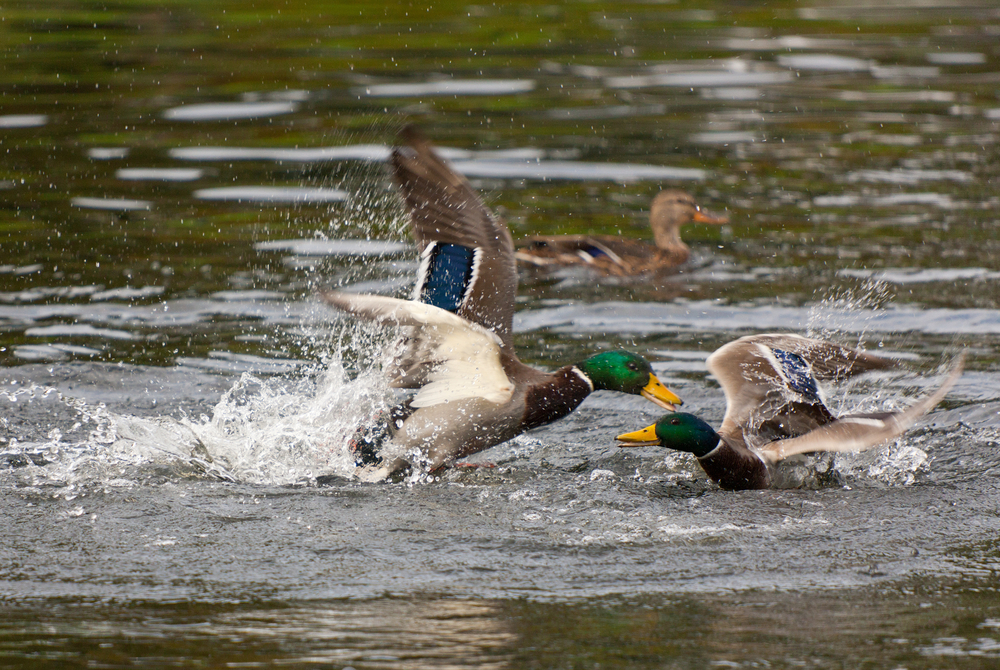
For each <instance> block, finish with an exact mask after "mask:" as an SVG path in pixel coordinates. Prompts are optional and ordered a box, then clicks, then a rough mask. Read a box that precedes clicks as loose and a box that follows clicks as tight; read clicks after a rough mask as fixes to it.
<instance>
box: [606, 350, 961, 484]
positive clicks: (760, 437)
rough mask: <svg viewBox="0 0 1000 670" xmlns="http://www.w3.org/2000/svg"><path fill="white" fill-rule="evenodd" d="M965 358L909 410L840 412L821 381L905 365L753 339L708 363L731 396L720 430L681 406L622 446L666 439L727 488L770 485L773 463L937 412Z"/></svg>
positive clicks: (883, 438) (871, 441)
mask: <svg viewBox="0 0 1000 670" xmlns="http://www.w3.org/2000/svg"><path fill="white" fill-rule="evenodd" d="M964 357H965V355H964V353H963V354H961V355H960V356H959V357H958V359H957V360H956V362H955V363H954V365H953V366H952V369H951V372H950V373H949V375H948V377H947V378H946V379H945V381H944V383H943V384H942V385H941V386H940V387H939V388H938V389H937V390H936V391H934V392H933V393H931V394H930V395H928V396H926V397H924V398H922V399H921V400H919V401H918V402H916V403H914V404H913V405H911V406H910V407H908V408H907V409H905V410H903V411H900V412H875V413H867V414H851V415H846V416H841V417H834V416H833V414H832V413H831V412H830V410H829V409H827V407H826V405H825V404H824V403H823V400H822V398H821V396H820V392H819V387H818V385H817V381H839V380H843V379H846V378H847V377H850V376H853V375H856V374H860V373H863V372H868V371H871V370H881V369H886V368H890V367H893V366H895V365H896V363H895V362H894V361H891V360H889V359H886V358H882V357H880V356H876V355H874V354H870V353H866V352H863V351H859V350H856V349H847V348H844V347H841V346H839V345H836V344H832V343H830V342H825V341H822V340H815V339H809V338H805V337H800V336H798V335H753V336H749V337H742V338H740V339H738V340H735V341H733V342H730V343H729V344H726V345H725V346H723V347H721V348H719V349H717V350H716V351H715V352H714V353H713V354H712V355H711V356H709V357H708V360H707V361H706V365H707V367H708V370H709V372H711V373H712V374H713V375H714V376H715V378H716V379H717V380H718V382H719V384H720V385H721V386H722V390H723V392H724V393H725V395H726V414H725V416H724V417H723V419H722V426H721V427H720V428H719V430H718V431H715V430H714V429H713V428H712V427H711V426H709V425H708V424H707V423H706V422H705V421H703V420H701V419H699V418H698V417H696V416H694V415H693V414H688V413H684V412H678V413H674V414H668V415H665V416H663V417H662V418H660V420H659V421H657V422H656V423H655V424H653V425H651V426H648V427H646V428H644V429H642V430H638V431H635V432H632V433H625V434H623V435H619V436H618V440H620V441H621V442H622V444H620V445H619V446H623V447H638V446H644V445H659V446H664V447H667V448H669V449H676V450H678V451H687V452H690V453H692V454H694V455H695V457H697V459H698V463H699V464H700V465H701V467H702V468H703V469H704V470H705V472H706V473H707V474H708V476H709V477H711V478H712V479H713V480H714V481H715V482H717V483H718V484H719V485H720V486H721V487H722V488H724V489H760V488H767V487H768V486H770V484H771V474H770V471H769V466H770V465H772V464H774V463H777V462H778V461H780V460H782V459H784V458H788V457H789V456H794V455H795V454H804V453H811V452H817V451H832V452H845V451H864V450H865V449H870V448H871V447H874V446H877V445H879V444H883V443H884V442H887V441H889V440H892V439H894V438H896V437H899V436H900V435H902V434H903V433H904V432H906V430H907V429H909V428H910V426H912V425H913V424H914V423H915V422H916V421H917V419H919V418H920V417H921V416H923V415H924V414H926V413H927V412H929V411H930V410H931V409H933V408H934V406H935V405H937V404H938V403H939V402H941V399H942V398H944V396H945V394H946V393H947V392H948V391H949V390H950V389H951V387H952V386H954V385H955V382H956V381H957V380H958V378H959V376H960V375H961V374H962V367H963V362H964Z"/></svg>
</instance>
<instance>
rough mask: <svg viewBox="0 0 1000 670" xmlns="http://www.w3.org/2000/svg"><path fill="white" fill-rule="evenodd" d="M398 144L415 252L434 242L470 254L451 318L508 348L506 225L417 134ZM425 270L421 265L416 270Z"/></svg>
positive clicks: (513, 275) (511, 293)
mask: <svg viewBox="0 0 1000 670" xmlns="http://www.w3.org/2000/svg"><path fill="white" fill-rule="evenodd" d="M400 144H401V146H399V147H397V148H395V149H394V150H393V152H392V157H391V164H392V170H393V175H394V176H395V178H396V181H397V182H398V184H399V186H400V189H401V190H402V193H403V198H404V199H405V200H406V205H407V207H408V208H409V210H410V223H411V225H412V227H413V236H414V238H415V239H416V241H417V247H418V249H419V250H420V252H421V254H422V255H424V254H425V252H427V251H428V250H429V249H430V250H433V247H431V245H433V244H435V243H436V245H435V246H440V245H459V246H462V247H465V248H467V249H469V250H471V251H472V252H474V259H473V260H470V264H469V266H468V273H467V275H466V276H465V277H464V279H463V281H464V285H463V286H462V287H461V299H460V300H458V301H457V303H458V308H457V314H458V315H459V316H461V317H463V318H466V319H468V320H470V321H472V322H474V323H478V324H480V325H482V326H484V327H486V328H489V329H490V330H492V331H493V332H495V333H496V334H497V335H498V336H499V337H500V339H501V341H502V342H503V346H504V347H505V348H510V347H512V341H511V332H512V329H513V320H514V298H515V295H516V293H517V266H516V265H515V261H514V243H513V240H512V239H511V236H510V232H509V231H508V230H507V226H506V225H504V223H503V221H502V220H500V219H499V218H498V217H497V216H496V215H494V214H493V213H492V212H491V211H490V210H489V209H488V208H487V207H486V205H484V204H483V202H482V200H481V199H480V198H479V195H478V194H477V193H476V192H475V191H474V190H473V189H472V187H471V186H470V185H469V182H468V181H466V179H465V178H464V177H462V176H461V175H459V174H457V173H456V172H455V171H454V170H452V169H451V168H450V167H449V166H448V164H447V163H445V162H444V161H443V160H441V158H439V157H438V156H437V155H436V154H435V153H434V150H433V148H432V147H431V144H430V142H428V141H427V139H425V138H424V137H423V135H422V134H421V133H420V132H419V131H417V130H416V129H415V128H413V127H407V128H404V129H403V131H402V132H401V133H400ZM425 267H426V264H422V270H423V269H424V268H425ZM424 271H425V270H424ZM423 279H424V277H421V278H419V279H418V282H419V281H422V280H423ZM418 288H419V284H418Z"/></svg>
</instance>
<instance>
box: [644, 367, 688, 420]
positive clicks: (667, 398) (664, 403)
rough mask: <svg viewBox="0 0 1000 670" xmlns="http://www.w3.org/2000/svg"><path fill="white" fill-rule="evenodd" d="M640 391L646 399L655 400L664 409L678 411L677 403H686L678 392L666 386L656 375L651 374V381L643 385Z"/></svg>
mask: <svg viewBox="0 0 1000 670" xmlns="http://www.w3.org/2000/svg"><path fill="white" fill-rule="evenodd" d="M640 393H641V395H642V397H643V398H645V399H646V400H650V401H652V402H655V403H656V404H657V405H659V406H660V407H662V408H663V409H666V410H670V411H671V412H676V411H677V405H683V404H684V401H683V400H681V399H680V398H679V397H678V396H677V394H676V393H674V392H673V391H671V390H670V389H668V388H667V387H666V386H664V385H663V384H662V383H661V382H660V380H659V379H657V378H656V375H652V374H651V375H649V383H648V384H646V385H645V386H644V387H642V391H641V392H640Z"/></svg>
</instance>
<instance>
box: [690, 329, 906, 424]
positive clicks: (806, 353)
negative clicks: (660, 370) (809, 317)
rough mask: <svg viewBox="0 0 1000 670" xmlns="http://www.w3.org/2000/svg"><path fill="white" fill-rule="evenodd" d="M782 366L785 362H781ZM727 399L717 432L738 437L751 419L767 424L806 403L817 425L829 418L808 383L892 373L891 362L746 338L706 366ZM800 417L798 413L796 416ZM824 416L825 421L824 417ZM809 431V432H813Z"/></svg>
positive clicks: (801, 340) (785, 338)
mask: <svg viewBox="0 0 1000 670" xmlns="http://www.w3.org/2000/svg"><path fill="white" fill-rule="evenodd" d="M775 350H778V351H780V352H781V353H782V354H786V353H791V354H794V355H795V357H799V358H801V359H802V362H804V364H805V366H806V367H805V368H804V369H802V368H798V369H796V368H795V367H794V366H790V365H789V364H788V361H787V358H786V357H785V356H780V357H779V356H777V355H775V353H774V352H775ZM783 361H784V363H783ZM705 365H706V366H707V367H708V370H709V372H711V373H712V374H713V375H714V376H715V378H716V379H717V380H718V382H719V384H720V385H721V386H722V391H723V393H724V394H725V396H726V415H725V417H724V418H723V420H722V426H721V428H720V429H719V433H720V434H722V435H726V434H737V433H742V432H743V430H744V429H745V428H747V427H748V425H749V423H750V421H751V419H752V418H753V420H762V421H768V420H772V419H774V418H776V417H778V416H779V415H781V414H782V413H786V414H787V413H788V412H787V411H786V409H785V408H786V407H788V406H790V405H794V404H796V403H797V404H799V405H803V404H808V405H812V406H813V407H815V408H816V411H815V412H813V416H814V423H815V425H820V424H821V423H823V422H824V421H825V420H829V419H832V416H830V414H829V411H828V410H826V408H825V406H824V405H823V403H822V399H821V398H820V397H819V395H818V390H817V391H815V392H814V391H813V390H812V389H814V388H815V386H814V384H812V383H811V382H812V380H813V379H815V380H818V381H835V380H842V379H846V378H847V377H850V376H852V375H857V374H861V373H863V372H869V371H871V370H881V369H886V368H891V367H893V366H895V365H896V363H895V361H892V360H890V359H887V358H882V357H881V356H876V355H874V354H870V353H867V352H864V351H860V350H857V349H848V348H846V347H841V346H839V345H837V344H833V343H832V342H825V341H823V340H816V339H812V338H808V337H802V336H800V335H791V334H766V335H750V336H747V337H741V338H740V339H738V340H734V341H732V342H730V343H728V344H726V345H724V346H722V347H720V348H719V349H717V350H716V351H715V352H714V353H712V355H711V356H709V357H708V360H706V361H705ZM795 414H796V416H797V417H798V418H801V417H802V416H804V414H803V413H802V412H801V411H798V412H796V413H795ZM827 417H828V418H827ZM815 425H814V426H810V427H815Z"/></svg>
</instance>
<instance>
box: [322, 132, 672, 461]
mask: <svg viewBox="0 0 1000 670" xmlns="http://www.w3.org/2000/svg"><path fill="white" fill-rule="evenodd" d="M401 140H402V141H401V146H400V147H397V148H396V149H394V150H393V152H392V157H391V161H390V163H391V166H392V171H393V175H394V177H395V179H396V181H397V183H398V184H399V186H400V189H401V191H402V194H403V198H404V200H405V201H406V205H407V207H408V209H409V212H410V222H411V225H412V229H413V235H414V237H415V238H416V241H417V246H418V248H419V250H420V257H421V263H420V269H419V271H418V277H417V283H416V287H415V290H414V300H400V299H396V298H388V297H382V296H374V295H360V294H350V293H345V292H340V291H326V292H323V293H322V297H323V299H324V300H325V301H326V302H328V303H329V304H331V305H333V306H334V307H336V308H338V309H341V310H343V311H345V312H348V313H351V314H354V315H355V316H358V317H361V318H363V319H366V320H371V321H377V322H380V323H385V324H390V325H397V326H400V327H402V328H404V329H406V331H407V332H406V335H407V338H406V344H405V347H404V350H403V352H402V353H401V354H400V355H399V357H398V358H397V359H396V360H395V361H394V362H393V364H392V365H391V366H390V369H389V375H390V377H391V379H392V384H393V385H394V386H395V387H398V388H412V389H417V392H416V394H415V395H414V396H413V398H412V399H411V400H409V401H408V402H407V403H405V404H404V405H402V406H399V407H396V408H394V409H393V410H392V411H391V412H389V416H387V417H385V420H384V422H383V423H382V424H380V425H379V426H374V427H371V429H369V430H367V431H362V432H361V434H359V435H358V436H357V437H356V440H355V454H356V456H357V458H358V464H359V466H363V467H362V469H361V471H360V472H359V476H361V477H362V478H365V479H372V480H377V479H383V478H385V477H386V476H388V475H390V474H392V473H394V472H397V471H399V470H401V469H403V468H405V467H406V466H407V464H411V465H418V466H420V467H421V468H422V469H426V470H428V471H433V470H435V469H437V468H439V467H441V466H443V465H446V464H449V463H453V462H454V461H455V459H457V458H461V457H464V456H468V455H469V454H473V453H476V452H478V451H482V450H483V449H487V448H489V447H491V446H493V445H496V444H499V443H501V442H504V441H506V440H509V439H511V438H512V437H514V436H516V435H518V434H520V433H522V432H524V431H526V430H530V429H531V428H536V427H538V426H542V425H545V424H547V423H549V422H551V421H555V420H556V419H559V418H562V417H564V416H566V415H567V414H569V413H570V412H572V411H573V410H574V409H576V407H577V406H578V405H579V404H580V403H581V402H583V400H584V398H586V397H587V396H588V395H590V393H591V392H593V391H595V390H598V389H605V390H612V391H620V392H623V393H631V394H636V395H642V396H644V397H646V398H648V399H650V400H652V401H653V402H655V403H657V404H658V405H660V406H661V407H663V408H665V409H669V410H671V411H672V410H673V409H675V405H676V404H680V402H681V401H680V399H679V398H678V397H677V396H676V395H674V394H673V393H671V392H670V391H669V390H668V389H667V388H666V387H664V386H663V385H662V384H661V383H660V382H659V380H658V379H657V378H656V376H655V375H653V373H652V369H651V367H650V365H649V363H648V362H647V361H646V360H645V359H643V358H642V357H641V356H638V355H636V354H633V353H630V352H626V351H611V352H605V353H601V354H597V355H596V356H592V357H590V358H588V359H587V360H585V361H583V362H581V363H578V364H576V365H568V366H566V367H563V368H559V369H558V370H555V371H554V372H543V371H541V370H537V369H535V368H532V367H529V366H527V365H525V364H523V363H522V362H521V361H520V360H518V358H517V355H516V354H515V353H514V348H513V343H512V332H513V318H514V297H515V293H516V291H517V268H516V265H515V261H514V245H513V243H512V240H511V236H510V233H509V232H508V231H507V227H506V226H505V225H504V223H503V222H502V221H501V220H500V219H499V218H497V217H496V216H495V215H494V214H493V213H492V212H491V211H490V210H489V209H488V208H487V207H486V206H485V205H484V204H483V202H482V201H481V200H480V198H479V196H478V195H477V194H476V192H475V191H473V189H472V187H471V186H470V185H469V183H468V182H467V181H466V180H465V178H464V177H462V176H460V175H458V174H457V173H455V172H454V171H453V170H452V169H451V168H450V167H449V166H448V165H447V164H446V163H445V162H444V161H443V160H441V159H440V158H439V157H438V156H437V155H436V154H435V153H434V151H433V149H432V148H431V145H430V143H429V142H428V141H427V140H426V139H424V138H423V136H422V135H420V134H419V133H418V132H417V131H415V130H414V129H412V128H406V129H404V130H403V132H402V133H401Z"/></svg>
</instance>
